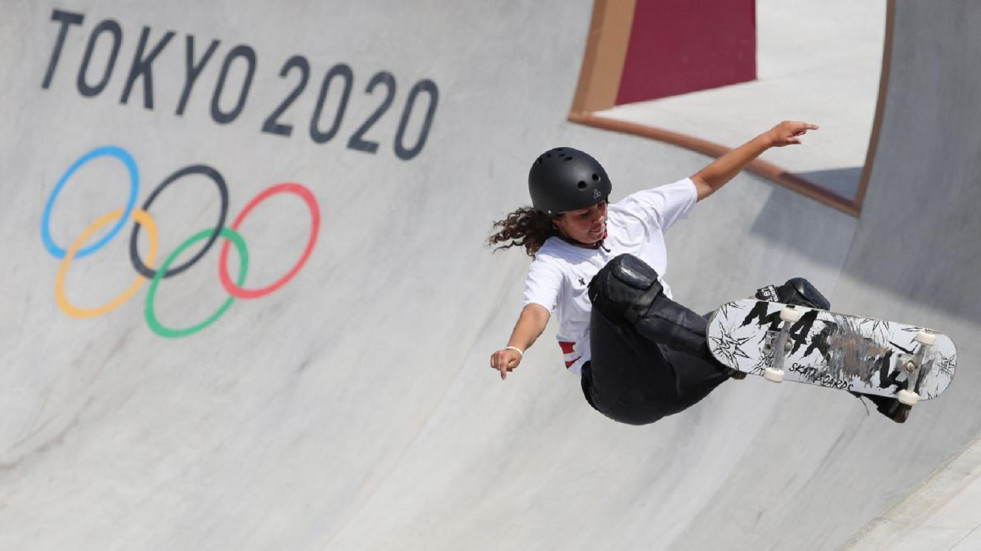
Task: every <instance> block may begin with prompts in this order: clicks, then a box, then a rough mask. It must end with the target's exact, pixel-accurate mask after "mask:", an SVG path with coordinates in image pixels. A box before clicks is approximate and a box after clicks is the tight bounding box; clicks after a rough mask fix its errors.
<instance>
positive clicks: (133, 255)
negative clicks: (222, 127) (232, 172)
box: [129, 165, 228, 279]
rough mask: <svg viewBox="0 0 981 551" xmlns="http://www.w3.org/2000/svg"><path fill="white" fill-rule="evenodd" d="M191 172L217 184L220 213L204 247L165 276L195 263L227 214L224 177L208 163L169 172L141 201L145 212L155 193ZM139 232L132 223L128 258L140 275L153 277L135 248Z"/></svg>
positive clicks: (226, 194) (213, 237) (136, 226)
mask: <svg viewBox="0 0 981 551" xmlns="http://www.w3.org/2000/svg"><path fill="white" fill-rule="evenodd" d="M191 174H200V175H202V176H207V177H208V178H211V179H212V180H213V181H214V182H215V185H217V186H218V193H219V194H220V195H221V214H219V215H218V224H217V225H215V229H214V231H212V232H211V235H210V236H209V237H208V241H207V242H206V243H205V244H204V247H203V248H201V250H200V251H198V252H197V254H195V255H194V257H193V258H191V259H190V260H188V261H187V262H185V263H183V264H181V265H180V266H177V267H176V268H171V269H169V270H167V271H166V272H164V275H163V277H165V278H166V277H170V276H175V275H177V274H179V273H181V272H183V271H184V270H186V269H188V268H190V267H191V266H193V265H194V264H196V263H197V261H198V260H200V259H201V257H203V256H204V255H205V254H206V253H207V252H208V249H210V248H211V245H213V244H214V242H215V241H216V240H217V239H218V236H219V235H220V234H221V230H222V228H224V227H225V216H226V215H227V214H228V186H227V185H226V184H225V179H224V178H222V176H221V174H220V173H219V172H218V171H217V170H215V169H214V168H211V167H210V166H208V165H191V166H187V167H184V168H182V169H180V170H178V171H177V172H175V173H173V174H171V175H170V176H169V177H168V178H167V179H166V180H164V181H163V183H161V184H160V185H159V186H157V188H156V189H155V190H153V193H151V194H150V196H149V197H147V199H146V201H144V202H143V206H142V207H141V208H142V209H143V210H144V211H146V212H150V205H151V204H153V201H154V199H156V198H157V195H159V194H160V192H162V191H163V190H164V189H165V188H166V187H167V186H169V185H170V184H172V183H174V182H176V181H177V180H179V179H181V178H183V177H184V176H189V175H191ZM139 234H140V224H133V233H132V235H131V237H130V240H129V258H130V261H131V262H132V263H133V267H134V268H136V271H137V272H139V273H140V275H142V276H143V277H145V278H147V279H153V278H154V277H156V275H157V272H155V271H154V270H151V269H150V268H148V267H147V265H146V264H144V263H143V260H142V259H141V258H140V253H139V251H138V250H137V248H136V242H137V238H138V237H139Z"/></svg>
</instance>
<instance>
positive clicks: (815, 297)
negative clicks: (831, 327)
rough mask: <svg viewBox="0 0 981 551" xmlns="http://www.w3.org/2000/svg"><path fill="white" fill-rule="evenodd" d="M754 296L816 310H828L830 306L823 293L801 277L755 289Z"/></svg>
mask: <svg viewBox="0 0 981 551" xmlns="http://www.w3.org/2000/svg"><path fill="white" fill-rule="evenodd" d="M756 298H758V299H760V300H768V301H770V302H782V303H784V304H792V305H795V306H807V307H808V308H816V309H818V310H829V309H830V308H831V302H830V301H828V299H826V298H824V295H822V294H821V292H820V291H818V290H817V288H816V287H814V285H811V282H810V281H807V280H806V279H804V278H802V277H795V278H793V279H788V280H787V282H786V283H784V284H783V285H781V286H779V287H777V286H775V285H767V286H766V287H763V288H762V289H760V290H758V291H756Z"/></svg>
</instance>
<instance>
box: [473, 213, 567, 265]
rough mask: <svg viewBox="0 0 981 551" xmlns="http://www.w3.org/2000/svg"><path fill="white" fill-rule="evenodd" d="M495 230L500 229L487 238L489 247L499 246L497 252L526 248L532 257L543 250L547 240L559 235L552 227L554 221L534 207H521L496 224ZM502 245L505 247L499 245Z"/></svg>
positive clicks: (495, 248)
mask: <svg viewBox="0 0 981 551" xmlns="http://www.w3.org/2000/svg"><path fill="white" fill-rule="evenodd" d="M494 228H499V229H498V230H497V231H496V232H495V233H494V234H492V235H491V236H490V237H488V238H487V246H488V247H494V245H498V246H497V247H494V251H495V252H496V251H499V250H501V249H510V248H511V247H524V248H525V253H527V254H528V256H531V257H534V256H535V253H537V252H538V249H541V248H542V245H544V244H545V240H546V239H548V238H549V237H552V236H553V235H558V234H559V232H558V229H557V228H556V227H555V226H553V225H552V219H551V218H549V217H548V215H546V214H545V213H542V212H539V211H537V210H535V209H534V208H532V207H521V208H520V209H518V210H516V211H514V212H512V213H510V214H508V215H507V217H506V218H504V219H503V220H498V221H496V222H494ZM500 243H503V245H499V244H500Z"/></svg>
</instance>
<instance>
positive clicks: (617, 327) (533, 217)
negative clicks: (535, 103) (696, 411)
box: [488, 121, 905, 425]
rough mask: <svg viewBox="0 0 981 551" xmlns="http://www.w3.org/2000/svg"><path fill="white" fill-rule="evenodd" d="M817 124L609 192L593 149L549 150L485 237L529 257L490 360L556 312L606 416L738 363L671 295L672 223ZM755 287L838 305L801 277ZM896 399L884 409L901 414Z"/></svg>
mask: <svg viewBox="0 0 981 551" xmlns="http://www.w3.org/2000/svg"><path fill="white" fill-rule="evenodd" d="M817 128H818V127H817V126H816V125H813V124H809V123H805V122H797V121H784V122H782V123H780V124H778V125H776V126H774V127H773V128H772V129H770V130H768V131H766V132H764V133H762V134H760V135H759V136H757V137H756V138H754V139H752V140H750V141H749V142H747V143H745V144H743V145H742V146H740V147H738V148H736V149H734V150H733V151H731V152H729V153H727V154H726V155H724V156H722V157H721V158H719V159H717V160H716V161H714V162H713V163H711V164H709V165H708V166H706V167H705V168H704V169H702V170H700V171H699V172H697V173H696V174H695V175H693V176H691V177H689V178H685V179H683V180H680V181H678V182H675V183H672V184H668V185H664V186H660V187H656V188H653V189H649V190H645V191H640V192H637V193H634V194H632V195H630V196H628V197H626V198H625V199H623V200H621V201H618V202H616V203H613V204H609V203H608V198H609V195H610V192H611V190H612V184H611V182H610V179H609V177H608V176H607V174H606V171H605V170H604V169H603V167H602V166H601V165H600V163H599V162H597V161H596V160H595V159H594V158H593V157H591V156H589V155H588V154H586V153H584V152H582V151H578V150H576V149H572V148H568V147H565V148H556V149H552V150H550V151H547V152H545V153H543V154H542V155H541V156H540V157H538V159H536V160H535V162H534V163H533V164H532V167H531V170H530V172H529V175H528V187H529V192H530V194H531V200H532V207H530V208H529V207H524V208H520V209H518V210H516V211H514V212H512V213H510V214H509V215H508V216H507V217H506V218H505V219H503V220H500V221H497V222H495V224H494V227H495V228H496V233H494V234H493V235H491V236H490V238H489V239H488V243H489V244H490V245H492V246H493V245H497V248H498V249H506V248H510V247H514V246H520V247H523V248H524V249H525V252H526V253H527V254H528V255H529V256H531V257H532V258H533V261H532V263H531V266H530V267H529V270H528V275H527V279H526V286H525V294H524V307H523V309H522V311H521V314H520V316H519V318H518V321H517V323H516V324H515V327H514V330H513V331H512V334H511V338H510V340H509V341H508V345H507V346H506V347H505V348H503V349H501V350H498V351H496V352H494V353H493V354H492V355H491V358H490V365H491V367H492V368H493V369H496V370H498V371H500V374H501V378H502V379H506V378H507V374H508V373H509V372H511V371H513V370H514V369H515V368H517V367H518V365H519V364H520V363H521V359H522V357H523V355H524V351H525V350H527V349H528V348H529V347H530V346H531V345H532V344H533V343H534V342H535V340H537V338H538V337H539V336H540V335H541V333H542V331H544V329H545V325H546V324H547V323H548V320H549V319H550V318H551V317H552V316H553V315H555V316H557V317H558V321H559V328H558V335H557V336H558V340H559V345H560V346H561V348H562V351H563V353H564V354H565V360H566V362H565V363H566V367H567V368H568V369H569V370H570V371H572V372H573V373H575V374H578V375H580V377H581V382H582V390H583V394H584V395H585V398H586V400H587V401H588V402H589V404H590V405H591V406H592V407H593V408H595V409H596V410H598V411H599V412H600V413H602V414H604V415H605V416H607V417H609V418H611V419H613V420H615V421H619V422H622V423H629V424H634V425H643V424H649V423H653V422H655V421H657V420H658V419H661V418H662V417H665V416H667V415H672V414H674V413H677V412H679V411H682V410H684V409H685V408H687V407H689V406H691V405H693V404H695V403H697V402H698V401H700V400H701V399H702V398H704V397H705V396H707V395H708V394H709V392H711V391H712V390H713V389H714V388H716V387H717V386H718V385H719V384H721V383H722V382H724V381H726V380H727V379H729V377H730V376H732V375H733V371H732V370H730V369H729V368H727V367H725V366H722V365H721V364H720V363H718V362H717V361H716V360H715V359H714V358H713V357H712V356H711V354H710V352H709V350H708V347H707V345H706V340H705V333H706V327H707V325H708V321H707V320H706V319H705V318H704V317H702V316H699V315H698V314H696V313H695V312H693V311H691V310H689V309H688V308H686V307H684V306H682V305H681V304H678V303H676V302H674V301H673V300H672V299H671V288H670V287H669V286H668V284H667V283H666V282H665V281H664V279H663V275H664V273H665V272H666V269H667V251H666V249H665V243H664V232H665V231H667V230H668V229H669V228H670V227H671V226H672V225H673V224H674V223H675V222H677V221H678V220H680V219H682V218H684V217H685V216H686V215H687V214H688V212H689V211H690V210H691V209H692V207H694V205H695V204H696V203H697V202H698V201H701V200H703V199H705V198H706V197H708V196H710V195H712V194H713V193H715V192H716V191H717V190H718V189H719V188H721V187H722V186H723V185H725V184H726V183H727V182H729V181H730V180H731V179H732V178H733V177H735V176H736V174H738V173H739V172H740V171H741V170H742V169H743V168H744V167H745V166H746V165H747V164H749V163H750V162H751V161H752V160H753V159H755V158H756V157H758V156H759V155H760V154H762V153H763V152H764V151H766V150H767V149H769V148H771V147H783V146H787V145H791V144H799V143H801V141H800V136H802V135H804V134H805V133H807V131H809V130H817ZM757 296H758V297H759V298H762V299H766V300H774V301H779V302H783V303H788V304H798V305H804V306H809V307H812V308H820V309H828V308H829V306H830V304H829V303H828V301H827V300H826V299H825V298H824V297H823V296H822V295H821V294H820V293H819V292H818V291H817V290H816V289H815V288H814V287H813V286H812V285H811V284H810V283H808V282H807V281H806V280H804V279H801V278H795V279H792V280H790V281H788V282H787V283H785V284H784V285H781V286H773V285H771V286H769V287H766V288H764V289H761V290H760V291H759V292H758V294H757ZM894 402H896V401H895V399H889V400H885V401H883V406H880V408H879V409H880V411H882V412H883V413H884V414H886V415H888V416H890V417H892V418H894V420H897V421H899V422H902V421H901V420H900V419H898V418H897V415H896V413H895V411H893V410H896V408H895V407H894V406H895V404H894ZM898 417H902V419H903V420H904V419H905V416H904V415H902V414H900V415H898Z"/></svg>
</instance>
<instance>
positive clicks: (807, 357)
mask: <svg viewBox="0 0 981 551" xmlns="http://www.w3.org/2000/svg"><path fill="white" fill-rule="evenodd" d="M708 344H709V349H710V350H711V352H712V355H713V356H715V358H716V359H717V360H719V361H720V362H722V363H723V364H725V365H727V366H729V367H731V368H732V369H736V370H738V371H742V372H745V373H749V374H752V375H761V376H763V377H764V378H766V379H768V380H770V381H773V382H781V381H784V380H787V381H795V382H799V383H806V384H812V385H819V386H824V387H830V388H836V389H840V390H848V391H852V392H858V393H861V394H876V395H879V396H891V397H895V398H896V399H898V400H899V402H900V403H902V404H905V405H909V406H912V405H915V404H916V403H917V402H918V401H919V400H929V399H931V398H936V397H937V396H938V395H940V394H941V393H942V392H943V391H944V390H946V389H947V387H948V386H949V385H950V382H951V380H953V378H954V370H955V367H956V364H957V349H956V347H955V346H954V342H953V341H952V340H950V338H949V337H947V336H946V335H943V334H940V333H938V332H936V331H933V330H930V329H926V328H922V327H916V326H913V325H907V324H903V323H896V322H892V321H883V320H878V319H874V318H865V317H860V316H852V315H846V314H839V313H836V312H830V311H826V310H816V309H811V308H807V307H804V306H790V305H786V304H781V303H779V302H767V301H763V300H758V299H746V300H737V301H734V302H729V303H726V304H724V305H722V307H721V308H719V309H718V310H717V311H716V312H715V313H714V314H713V316H712V319H711V321H710V322H709V328H708Z"/></svg>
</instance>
